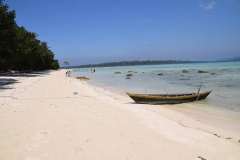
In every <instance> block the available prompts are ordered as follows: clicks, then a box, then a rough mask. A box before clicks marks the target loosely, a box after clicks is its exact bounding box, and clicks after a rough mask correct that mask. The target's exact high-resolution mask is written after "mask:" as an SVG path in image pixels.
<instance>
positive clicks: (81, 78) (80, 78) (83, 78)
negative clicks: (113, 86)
mask: <svg viewBox="0 0 240 160" xmlns="http://www.w3.org/2000/svg"><path fill="white" fill-rule="evenodd" d="M76 78H77V79H79V80H89V79H90V78H87V77H85V76H82V77H76Z"/></svg>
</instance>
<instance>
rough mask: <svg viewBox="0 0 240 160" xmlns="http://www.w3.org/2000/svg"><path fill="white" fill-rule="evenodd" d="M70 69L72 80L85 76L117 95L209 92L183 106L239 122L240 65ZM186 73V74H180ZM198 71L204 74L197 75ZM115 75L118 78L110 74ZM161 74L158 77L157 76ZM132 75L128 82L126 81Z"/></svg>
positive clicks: (219, 63)
mask: <svg viewBox="0 0 240 160" xmlns="http://www.w3.org/2000/svg"><path fill="white" fill-rule="evenodd" d="M95 69H96V72H95V73H91V69H86V68H84V69H82V68H81V69H74V72H73V75H74V76H86V77H89V78H90V79H91V80H90V81H89V83H90V84H92V85H96V86H100V87H103V88H106V89H111V88H115V89H117V90H118V92H119V93H122V94H124V93H125V92H126V91H127V92H135V93H166V92H167V93H169V94H171V93H189V92H197V90H198V88H199V85H200V83H202V87H201V91H208V90H213V92H212V93H211V94H210V95H209V96H208V97H207V99H205V100H201V101H197V102H192V103H187V105H188V109H189V110H192V111H193V112H204V113H206V114H211V115H215V116H220V117H225V118H231V119H234V120H237V121H240V62H214V63H185V64H165V65H141V66H123V67H103V68H95ZM183 70H188V73H183V72H182V71H183ZM198 70H203V71H207V72H208V73H198ZM116 71H119V72H121V74H114V73H115V72H116ZM159 73H163V75H162V76H158V74H159ZM127 74H132V75H133V76H131V77H130V78H131V79H126V75H127Z"/></svg>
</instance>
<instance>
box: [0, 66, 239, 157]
mask: <svg viewBox="0 0 240 160" xmlns="http://www.w3.org/2000/svg"><path fill="white" fill-rule="evenodd" d="M20 82H21V83H18V84H15V85H14V87H15V88H14V89H9V90H4V91H1V92H0V96H1V97H0V113H1V114H0V139H1V141H0V159H4V160H5V159H26V160H37V159H39V160H40V159H49V160H52V159H104V160H106V159H109V160H112V159H126V160H127V159H129V160H130V159H138V160H139V159H164V160H168V159H169V160H172V159H184V160H188V159H189V160H196V159H198V158H197V157H198V156H201V157H204V158H206V159H207V160H210V159H224V160H225V159H229V160H238V159H240V152H239V151H240V145H239V144H238V143H234V142H231V141H229V140H226V139H223V138H218V137H217V136H214V135H213V134H210V133H206V132H203V131H201V130H198V129H195V128H188V127H184V126H183V125H181V124H180V123H179V122H177V121H175V120H172V119H171V118H169V115H176V116H183V115H181V114H180V113H177V112H175V111H171V110H167V109H164V108H162V111H163V112H162V114H161V113H160V110H158V111H154V110H148V109H147V107H146V105H138V104H132V103H130V102H131V100H130V99H128V98H126V97H125V99H122V98H120V97H119V96H118V95H114V94H113V93H111V92H108V91H105V90H104V89H101V88H97V87H93V86H90V85H88V84H86V83H85V82H81V81H79V80H76V79H71V78H67V77H65V71H64V70H62V71H56V72H52V73H51V74H50V75H48V76H45V77H34V78H24V79H21V80H20ZM74 92H77V93H78V94H74ZM2 96H12V97H15V98H16V99H13V98H7V97H2ZM166 112H168V114H167V116H166V114H165V113H166ZM193 123H194V122H193Z"/></svg>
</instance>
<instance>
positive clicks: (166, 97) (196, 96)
mask: <svg viewBox="0 0 240 160" xmlns="http://www.w3.org/2000/svg"><path fill="white" fill-rule="evenodd" d="M211 92H212V91H207V92H202V93H200V92H197V93H186V94H184V93H183V94H133V93H127V95H128V96H129V97H131V98H132V99H133V100H134V101H135V102H136V103H141V104H178V103H186V102H193V101H198V100H202V99H205V98H206V97H207V96H208V95H209V94H210V93H211Z"/></svg>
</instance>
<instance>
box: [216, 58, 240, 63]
mask: <svg viewBox="0 0 240 160" xmlns="http://www.w3.org/2000/svg"><path fill="white" fill-rule="evenodd" d="M217 61H218V62H230V61H240V57H235V58H225V59H219V60H217Z"/></svg>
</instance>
